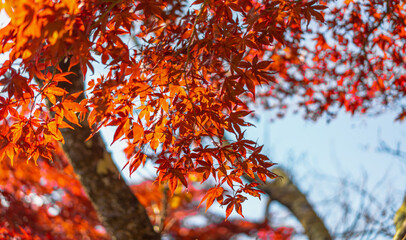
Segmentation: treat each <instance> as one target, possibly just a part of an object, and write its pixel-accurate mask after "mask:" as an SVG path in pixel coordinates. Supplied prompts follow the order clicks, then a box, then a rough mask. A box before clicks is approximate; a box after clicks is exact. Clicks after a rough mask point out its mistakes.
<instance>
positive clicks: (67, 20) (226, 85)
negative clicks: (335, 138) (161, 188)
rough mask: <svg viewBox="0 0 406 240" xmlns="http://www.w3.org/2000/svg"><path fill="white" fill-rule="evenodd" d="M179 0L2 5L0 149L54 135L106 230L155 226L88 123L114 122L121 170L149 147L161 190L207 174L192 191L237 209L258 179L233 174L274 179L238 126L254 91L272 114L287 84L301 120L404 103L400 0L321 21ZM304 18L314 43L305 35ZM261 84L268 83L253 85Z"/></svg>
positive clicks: (297, 7)
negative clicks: (102, 70) (122, 147)
mask: <svg viewBox="0 0 406 240" xmlns="http://www.w3.org/2000/svg"><path fill="white" fill-rule="evenodd" d="M186 4H187V3H186V2H185V1H136V2H134V1H59V2H54V1H50V0H49V1H47V0H44V1H40V2H38V3H35V4H33V3H32V2H31V1H24V0H19V1H5V3H2V8H3V9H5V11H6V12H7V15H8V16H9V17H10V19H11V21H10V23H9V24H8V25H7V26H6V27H5V28H3V29H1V32H0V35H1V37H2V38H1V39H2V49H1V51H2V53H7V55H8V60H7V61H5V62H4V63H3V64H2V67H1V69H0V74H1V75H3V79H2V80H1V85H2V86H3V90H4V92H5V93H6V94H4V96H1V97H0V102H1V105H2V107H1V121H2V127H3V130H4V131H2V133H1V143H0V145H1V146H2V147H1V150H0V158H1V159H5V158H6V159H8V160H9V161H11V162H17V161H18V160H19V159H24V160H26V159H28V160H29V161H34V162H37V161H38V159H40V158H44V159H49V160H51V159H53V157H52V156H53V151H54V150H55V149H57V148H58V146H57V143H56V141H59V142H61V143H63V145H62V148H63V149H64V151H65V152H66V154H67V155H68V157H69V159H70V162H71V164H72V166H73V169H74V171H75V173H76V174H77V175H78V177H79V179H80V181H81V183H82V185H83V186H84V188H85V191H86V193H87V195H88V196H89V198H90V200H91V201H92V203H93V205H94V207H95V209H96V211H97V212H98V214H99V217H100V219H101V221H102V223H103V225H104V226H105V227H106V230H107V231H108V232H109V233H110V234H111V235H112V237H113V238H117V239H130V238H133V239H145V238H148V239H154V238H159V234H157V233H156V232H155V231H154V229H153V226H152V224H151V223H150V221H149V220H148V216H147V213H146V211H145V209H144V208H143V207H142V206H141V205H140V203H139V202H138V200H137V199H136V198H135V197H134V195H133V194H132V193H131V191H130V189H129V188H128V186H127V185H126V184H125V183H124V182H123V181H122V180H120V179H119V172H118V171H117V169H116V168H115V167H114V165H113V163H112V161H111V157H110V156H109V154H108V152H107V151H106V150H105V146H104V143H103V141H102V140H101V138H100V136H99V135H98V134H97V132H98V131H99V130H100V129H101V128H102V127H105V126H117V129H116V132H115V134H114V140H113V142H115V141H117V140H123V141H125V142H126V143H127V145H128V147H127V148H126V151H125V152H126V154H127V156H128V159H129V161H128V166H129V170H130V173H133V172H134V171H135V170H136V169H137V168H138V167H139V166H140V165H141V164H145V161H146V159H147V154H148V153H150V152H154V153H155V154H156V158H155V161H154V163H155V164H156V166H157V179H156V181H157V182H159V183H164V182H167V184H168V191H169V192H170V195H172V194H174V192H175V190H176V189H177V186H178V184H179V183H180V184H182V185H183V186H185V187H186V188H189V187H191V186H189V185H190V184H188V182H189V177H192V176H197V178H198V179H201V181H202V182H204V181H206V180H207V179H209V177H210V176H211V177H212V178H214V179H215V180H216V182H215V185H214V186H213V187H212V188H210V189H208V191H207V192H206V194H205V195H204V196H203V197H202V201H206V206H207V207H210V205H211V204H212V203H213V202H214V201H215V200H217V202H219V203H220V204H222V205H226V206H227V207H226V213H227V216H228V215H229V214H230V213H231V212H232V211H233V210H236V211H237V212H238V213H239V214H241V215H242V208H241V206H242V205H241V204H242V202H244V201H245V199H246V197H245V195H253V196H259V193H260V191H259V190H257V189H256V188H255V187H256V186H258V184H257V183H251V184H246V183H244V182H243V181H242V180H241V177H242V176H243V175H245V174H247V175H249V176H250V177H251V178H255V177H256V176H257V177H258V178H259V179H260V180H261V181H264V182H265V181H266V180H267V179H269V178H275V177H276V175H275V174H274V173H272V172H271V171H270V170H269V167H271V166H272V165H273V163H272V162H270V161H269V160H268V158H267V157H266V156H265V155H263V154H261V149H262V147H261V146H258V145H257V144H256V143H255V142H253V141H250V140H246V139H245V138H244V132H243V131H242V130H241V127H244V126H249V125H250V124H249V123H247V122H245V121H244V116H247V115H248V114H250V110H249V109H250V105H251V104H252V103H255V102H258V99H261V100H264V101H266V103H265V102H264V103H263V105H264V106H265V107H272V108H273V109H275V108H278V107H279V108H280V109H281V112H280V114H283V111H284V109H285V108H286V106H287V104H286V101H287V99H288V97H290V96H294V100H295V101H297V102H298V104H299V106H300V107H302V108H303V109H305V111H306V116H307V117H309V118H312V119H316V118H318V117H319V116H322V115H323V114H324V113H326V114H327V115H329V116H334V115H335V114H336V113H337V111H338V109H340V108H341V107H344V108H345V109H346V110H347V111H350V112H352V113H356V112H367V111H369V110H370V108H372V106H374V105H375V104H374V103H379V106H387V105H390V104H399V105H401V99H402V98H401V97H402V96H403V94H404V86H405V79H406V78H405V77H404V52H405V49H404V45H405V44H404V43H405V34H404V26H405V21H404V20H405V9H404V4H403V3H402V2H400V1H368V2H367V3H365V4H363V3H357V2H353V1H345V2H344V3H335V2H332V3H331V5H329V6H330V12H329V15H327V16H329V17H328V18H326V19H327V21H326V25H321V26H322V27H319V28H313V29H312V26H311V25H309V24H310V20H311V18H312V17H313V18H316V20H317V21H318V23H314V24H319V23H320V24H321V22H324V17H323V13H322V12H321V10H324V9H326V7H325V1H321V3H318V2H316V1H308V2H307V1H264V2H262V1H261V2H256V1H249V0H246V1H243V0H240V1H210V0H205V1H195V2H194V3H193V5H192V6H191V7H188V6H187V5H186ZM334 4H335V5H336V6H334ZM340 4H341V5H340ZM348 13H349V14H348ZM383 23H387V24H383ZM302 24H303V25H302ZM306 25H307V26H306ZM388 25H389V26H390V27H387V26H388ZM304 29H306V30H307V31H308V30H309V29H310V36H312V37H314V40H313V41H314V42H313V43H315V48H309V47H308V46H306V44H305V43H304V38H305V36H306V30H304ZM348 33H351V34H353V35H352V36H350V35H349V34H348ZM329 36H332V37H331V38H329ZM130 39H132V40H134V43H132V42H131V43H129V41H130ZM343 51H344V52H345V54H342V52H343ZM269 60H272V61H269ZM96 61H100V62H101V63H102V64H103V65H105V66H106V68H107V73H106V74H105V75H102V76H100V77H96V78H95V79H91V80H90V81H89V83H88V87H87V89H86V91H85V94H84V93H83V92H82V90H83V89H84V81H83V77H82V76H86V73H87V71H88V69H90V70H91V71H93V64H94V63H95V62H96ZM275 72H276V75H274V73H275ZM34 76H35V77H36V78H37V79H38V83H36V84H35V83H33V82H32V80H33V79H34ZM67 83H69V84H67ZM260 85H261V86H265V85H268V86H269V88H266V90H265V91H260V89H259V86H260ZM85 95H86V97H85ZM275 99H276V100H277V101H273V100H275ZM268 101H271V102H268ZM47 102H48V103H47ZM47 109H48V110H47ZM373 110H376V109H371V111H373ZM378 110H379V109H378ZM403 115H405V114H404V111H402V112H401V113H400V114H399V117H398V119H403ZM78 117H79V118H78ZM71 125H76V129H75V130H73V127H72V126H71ZM79 126H81V127H79ZM226 135H227V136H228V137H229V138H230V139H229V141H224V140H223V139H224V137H225V136H226ZM89 136H91V138H90V140H88V141H85V140H86V139H89Z"/></svg>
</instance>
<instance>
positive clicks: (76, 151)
mask: <svg viewBox="0 0 406 240" xmlns="http://www.w3.org/2000/svg"><path fill="white" fill-rule="evenodd" d="M68 66H69V61H67V62H64V63H61V64H60V68H61V70H62V71H63V72H67V71H68ZM70 71H71V72H73V73H74V74H70V75H68V76H67V78H68V80H69V81H71V82H72V84H64V85H63V87H64V88H65V90H67V91H68V92H69V93H75V92H79V91H82V90H83V89H84V81H83V77H82V73H81V70H80V67H79V65H76V66H74V67H72V68H71V70H70ZM83 98H84V95H83V94H82V96H81V97H80V98H79V99H78V101H80V100H82V99H83ZM81 124H82V127H81V128H79V127H76V129H75V130H71V129H68V128H65V129H61V132H62V134H63V137H64V139H65V144H64V145H63V146H62V147H63V150H64V151H65V153H66V154H67V156H68V158H69V160H70V163H71V164H72V166H73V169H74V171H75V173H76V174H77V176H78V177H79V180H80V182H81V183H82V186H83V187H84V189H85V191H86V194H87V195H88V197H89V198H90V200H91V202H92V203H93V206H94V208H95V209H96V211H97V213H98V216H99V218H100V220H101V222H102V223H103V225H104V227H105V228H106V230H107V232H108V233H109V234H110V235H111V237H112V238H113V239H117V240H121V239H123V240H131V239H134V240H136V239H140V240H141V239H160V236H159V234H158V233H156V232H155V231H154V230H153V227H152V224H151V222H150V220H149V218H148V215H147V213H146V210H145V208H144V207H143V206H142V205H141V204H140V202H139V201H138V200H137V198H136V197H135V195H134V194H133V193H132V192H131V190H130V188H129V187H128V185H127V184H126V183H125V182H124V180H123V179H122V178H121V177H120V172H119V171H118V170H117V167H116V166H115V164H114V162H113V160H112V158H111V155H110V153H109V152H108V151H107V149H106V146H105V144H104V142H103V139H102V138H101V136H100V134H96V135H95V136H94V137H93V138H91V139H90V140H88V141H85V139H87V138H88V137H89V136H90V134H91V131H90V128H89V126H88V124H87V120H85V121H83V122H82V123H81Z"/></svg>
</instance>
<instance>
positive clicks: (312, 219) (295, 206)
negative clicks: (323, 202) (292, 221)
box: [247, 168, 332, 240]
mask: <svg viewBox="0 0 406 240" xmlns="http://www.w3.org/2000/svg"><path fill="white" fill-rule="evenodd" d="M273 172H275V173H276V174H278V175H279V176H281V178H278V179H276V180H274V181H272V182H267V183H265V184H263V185H260V186H258V188H259V189H261V190H262V191H264V192H265V193H266V194H268V195H269V197H270V198H271V199H272V200H276V201H278V202H279V203H281V204H282V205H284V206H286V207H287V208H288V209H289V210H290V211H291V212H292V213H293V215H295V217H296V218H297V219H298V220H299V222H300V223H301V224H302V226H303V228H304V230H305V233H306V235H307V236H308V237H309V239H310V240H331V239H332V237H331V235H330V233H329V232H328V230H327V228H326V226H325V225H324V222H323V221H322V220H321V219H320V217H319V216H318V215H317V213H316V212H315V211H314V209H313V207H312V206H311V205H310V203H309V202H308V201H307V199H306V196H305V195H304V194H303V193H301V192H300V190H299V189H298V188H297V187H296V185H295V184H294V183H293V182H292V181H291V180H290V179H289V176H288V175H287V174H286V173H285V172H284V171H283V170H282V169H280V168H277V169H274V170H273ZM247 180H249V181H252V180H253V179H251V178H249V177H247Z"/></svg>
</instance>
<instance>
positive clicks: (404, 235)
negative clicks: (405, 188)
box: [393, 194, 406, 240]
mask: <svg viewBox="0 0 406 240" xmlns="http://www.w3.org/2000/svg"><path fill="white" fill-rule="evenodd" d="M393 221H394V224H395V227H396V233H395V236H393V240H405V239H406V194H405V198H404V199H403V203H402V205H401V206H400V208H399V209H398V211H397V212H396V214H395V218H394V219H393Z"/></svg>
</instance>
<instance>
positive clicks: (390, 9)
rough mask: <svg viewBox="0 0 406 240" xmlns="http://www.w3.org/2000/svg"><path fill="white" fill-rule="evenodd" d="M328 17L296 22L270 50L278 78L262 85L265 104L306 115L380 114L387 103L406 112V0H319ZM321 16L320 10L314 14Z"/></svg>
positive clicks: (405, 114)
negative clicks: (302, 24)
mask: <svg viewBox="0 0 406 240" xmlns="http://www.w3.org/2000/svg"><path fill="white" fill-rule="evenodd" d="M320 4H322V5H324V4H326V5H327V6H328V8H327V9H325V10H324V11H323V15H324V16H325V21H324V22H323V23H321V22H316V21H313V22H312V23H310V25H309V26H308V27H307V28H300V26H294V25H291V27H290V29H289V30H288V31H287V32H286V34H285V36H286V37H285V41H284V45H282V44H280V43H277V44H276V45H275V47H274V49H273V50H272V53H271V54H270V59H271V60H273V65H272V67H273V68H274V70H275V72H276V75H278V76H277V79H279V80H280V82H279V84H276V85H271V86H270V88H268V89H266V90H264V91H262V92H261V93H260V95H261V96H262V97H263V98H261V99H262V104H263V105H265V108H272V109H278V108H279V112H278V115H279V116H283V115H285V114H286V112H287V111H286V109H287V106H288V105H292V102H293V103H294V104H296V106H297V107H296V109H297V110H299V111H301V112H303V113H304V115H305V117H306V118H309V119H313V120H316V119H318V118H320V117H321V116H326V117H327V119H333V118H335V117H336V115H337V113H338V112H339V111H340V110H341V109H344V110H345V111H347V112H350V113H351V114H356V113H370V114H378V113H381V112H383V111H385V110H387V109H388V108H394V109H396V111H398V112H399V114H398V116H397V118H396V119H397V120H403V119H404V117H405V116H406V113H405V105H404V100H403V98H404V96H405V93H406V92H405V90H406V89H405V86H406V82H405V80H406V71H405V63H406V47H405V46H406V34H405V33H406V32H405V29H406V20H405V19H406V9H405V8H406V6H405V3H404V1H401V0H394V1H386V0H369V1H351V0H348V1H320ZM315 17H316V16H315Z"/></svg>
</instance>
